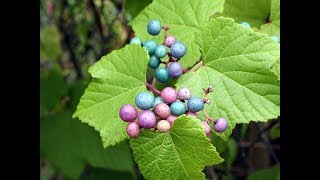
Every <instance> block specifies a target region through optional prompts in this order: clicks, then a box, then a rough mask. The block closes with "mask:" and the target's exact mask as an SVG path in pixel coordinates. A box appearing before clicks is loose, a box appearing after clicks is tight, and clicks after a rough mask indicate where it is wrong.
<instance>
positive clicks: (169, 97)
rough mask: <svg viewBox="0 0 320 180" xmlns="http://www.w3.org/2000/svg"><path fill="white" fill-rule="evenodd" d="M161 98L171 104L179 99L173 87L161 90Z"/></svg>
mask: <svg viewBox="0 0 320 180" xmlns="http://www.w3.org/2000/svg"><path fill="white" fill-rule="evenodd" d="M161 98H162V100H163V102H165V103H168V104H171V103H173V102H175V101H176V100H177V98H178V93H177V91H176V90H175V89H173V88H172V87H165V88H164V89H163V90H162V91H161Z"/></svg>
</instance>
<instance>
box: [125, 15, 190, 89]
mask: <svg viewBox="0 0 320 180" xmlns="http://www.w3.org/2000/svg"><path fill="white" fill-rule="evenodd" d="M169 28H170V27H169V26H161V24H160V22H159V21H157V20H151V21H149V23H148V25H147V31H148V33H149V34H150V35H153V36H156V35H158V34H159V33H160V31H161V29H164V31H165V39H164V42H163V43H162V44H161V45H157V42H156V41H154V40H151V39H149V40H147V41H146V42H144V43H142V41H141V39H140V38H139V37H133V38H132V39H131V40H130V44H138V45H141V46H143V47H145V48H146V49H147V51H148V54H149V67H150V68H152V69H156V71H155V78H156V80H157V81H158V82H160V83H166V82H168V81H169V80H170V77H171V78H178V77H179V76H181V75H182V74H183V73H184V70H183V67H182V66H181V64H180V63H179V60H180V58H182V57H183V56H184V55H185V54H186V51H187V49H186V46H185V45H184V44H183V43H182V42H180V41H177V40H176V38H175V37H174V36H169V35H168V33H167V31H168V30H169ZM167 48H170V52H168V50H167ZM166 55H168V56H169V61H168V62H164V61H161V59H162V58H164V57H165V56H166ZM161 63H163V64H165V67H159V66H160V64H161Z"/></svg>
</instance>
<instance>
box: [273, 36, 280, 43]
mask: <svg viewBox="0 0 320 180" xmlns="http://www.w3.org/2000/svg"><path fill="white" fill-rule="evenodd" d="M271 38H272V39H273V40H274V41H275V42H277V43H279V42H280V39H279V38H278V36H276V35H272V36H271Z"/></svg>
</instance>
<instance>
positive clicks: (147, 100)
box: [135, 92, 154, 110]
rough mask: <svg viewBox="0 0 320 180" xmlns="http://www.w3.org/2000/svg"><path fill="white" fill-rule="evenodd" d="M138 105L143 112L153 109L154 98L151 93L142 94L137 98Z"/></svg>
mask: <svg viewBox="0 0 320 180" xmlns="http://www.w3.org/2000/svg"><path fill="white" fill-rule="evenodd" d="M135 102H136V105H137V106H138V108H140V109H142V110H147V109H150V108H152V107H153V104H154V96H153V94H152V93H150V92H141V93H139V94H138V95H137V96H136V98H135Z"/></svg>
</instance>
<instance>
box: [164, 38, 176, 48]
mask: <svg viewBox="0 0 320 180" xmlns="http://www.w3.org/2000/svg"><path fill="white" fill-rule="evenodd" d="M175 42H176V38H175V37H174V36H168V37H166V40H165V41H164V44H165V45H166V46H168V47H171V46H172V44H173V43H175Z"/></svg>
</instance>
